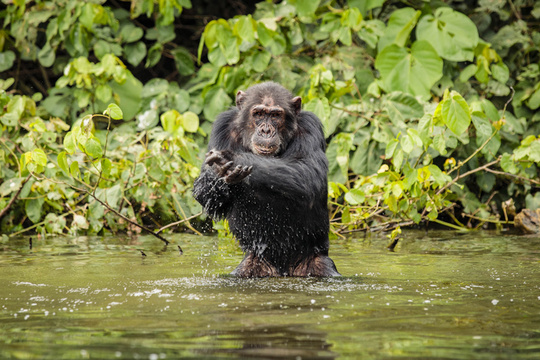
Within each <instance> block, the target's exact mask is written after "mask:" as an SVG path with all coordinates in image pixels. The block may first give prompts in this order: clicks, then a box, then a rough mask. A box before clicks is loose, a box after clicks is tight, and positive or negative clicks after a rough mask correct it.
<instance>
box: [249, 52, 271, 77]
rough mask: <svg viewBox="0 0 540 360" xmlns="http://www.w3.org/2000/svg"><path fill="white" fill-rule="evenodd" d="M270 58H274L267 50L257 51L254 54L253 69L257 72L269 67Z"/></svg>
mask: <svg viewBox="0 0 540 360" xmlns="http://www.w3.org/2000/svg"><path fill="white" fill-rule="evenodd" d="M270 59H272V55H271V54H270V53H269V52H268V51H266V50H260V51H257V52H256V53H255V54H254V55H253V62H252V64H251V66H252V67H253V70H255V71H257V72H263V71H265V70H266V68H267V67H268V64H269V63H270Z"/></svg>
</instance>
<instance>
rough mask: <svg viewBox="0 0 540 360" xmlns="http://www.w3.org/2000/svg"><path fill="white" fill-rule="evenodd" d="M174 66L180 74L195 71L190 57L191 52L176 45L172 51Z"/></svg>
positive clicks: (188, 73) (184, 74) (186, 74)
mask: <svg viewBox="0 0 540 360" xmlns="http://www.w3.org/2000/svg"><path fill="white" fill-rule="evenodd" d="M172 55H173V56H174V61H175V63H176V68H177V69H178V72H179V73H180V75H183V76H188V75H191V74H193V73H194V72H195V64H194V63H193V59H192V58H191V53H190V52H189V51H188V50H187V49H186V48H184V47H177V48H176V49H174V50H173V51H172Z"/></svg>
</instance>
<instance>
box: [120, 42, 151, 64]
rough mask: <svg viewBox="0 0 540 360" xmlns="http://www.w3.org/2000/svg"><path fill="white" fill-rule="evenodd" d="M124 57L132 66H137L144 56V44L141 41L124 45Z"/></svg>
mask: <svg viewBox="0 0 540 360" xmlns="http://www.w3.org/2000/svg"><path fill="white" fill-rule="evenodd" d="M124 53H125V59H126V60H127V62H128V63H130V64H131V65H133V66H138V65H139V64H140V63H141V61H143V59H144V57H145V56H146V45H145V44H144V42H142V41H138V42H136V43H134V44H127V45H126V46H124Z"/></svg>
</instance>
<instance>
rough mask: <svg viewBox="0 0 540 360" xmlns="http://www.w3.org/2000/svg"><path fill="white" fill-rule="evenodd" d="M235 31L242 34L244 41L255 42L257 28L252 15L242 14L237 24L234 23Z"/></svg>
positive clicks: (236, 33) (239, 34)
mask: <svg viewBox="0 0 540 360" xmlns="http://www.w3.org/2000/svg"><path fill="white" fill-rule="evenodd" d="M233 32H234V34H235V35H238V36H240V38H241V39H242V40H243V41H246V42H248V43H249V42H253V41H254V40H255V30H254V26H253V19H252V18H251V15H247V16H240V18H239V19H238V21H237V22H236V24H234V28H233Z"/></svg>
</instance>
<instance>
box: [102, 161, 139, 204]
mask: <svg viewBox="0 0 540 360" xmlns="http://www.w3.org/2000/svg"><path fill="white" fill-rule="evenodd" d="M137 165H139V164H137ZM141 165H142V164H141ZM106 194H107V204H108V205H109V206H110V207H112V208H113V209H116V208H117V206H118V202H119V201H120V199H122V197H123V196H124V193H123V191H122V187H121V186H120V184H116V185H114V186H113V187H111V188H109V189H107V191H106Z"/></svg>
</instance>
